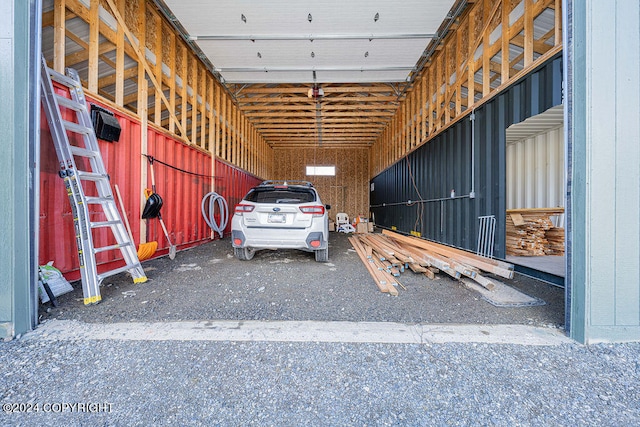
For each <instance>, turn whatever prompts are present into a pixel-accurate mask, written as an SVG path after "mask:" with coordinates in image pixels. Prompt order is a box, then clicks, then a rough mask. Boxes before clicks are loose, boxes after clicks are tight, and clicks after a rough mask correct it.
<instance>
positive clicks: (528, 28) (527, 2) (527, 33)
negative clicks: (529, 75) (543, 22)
mask: <svg viewBox="0 0 640 427" xmlns="http://www.w3.org/2000/svg"><path fill="white" fill-rule="evenodd" d="M533 18H534V16H533V0H524V66H525V68H526V67H529V66H530V65H531V63H532V62H533V36H534V35H533Z"/></svg>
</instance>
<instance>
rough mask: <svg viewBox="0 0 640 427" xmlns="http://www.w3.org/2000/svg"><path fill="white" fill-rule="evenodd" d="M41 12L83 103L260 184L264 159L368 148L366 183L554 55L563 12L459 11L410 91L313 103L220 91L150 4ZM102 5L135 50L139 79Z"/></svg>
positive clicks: (394, 88)
mask: <svg viewBox="0 0 640 427" xmlns="http://www.w3.org/2000/svg"><path fill="white" fill-rule="evenodd" d="M185 1H189V0H185ZM44 3H45V6H44V12H43V20H42V22H43V34H44V37H43V50H44V52H45V57H47V59H49V60H50V61H51V63H52V65H53V66H54V67H55V68H56V69H58V70H60V71H61V70H62V69H63V68H64V67H65V66H70V67H74V68H76V69H77V70H78V71H79V73H80V76H81V77H82V79H83V81H84V82H85V85H86V87H87V88H88V89H89V92H90V93H94V94H96V95H99V96H101V97H103V98H104V99H105V100H107V101H108V102H111V103H113V104H114V105H115V106H117V107H118V108H122V109H123V110H128V111H129V112H131V113H134V114H139V113H140V112H141V111H145V114H147V112H148V120H149V122H150V123H153V125H155V126H159V127H162V128H164V129H166V130H167V131H169V132H171V133H174V134H177V135H178V136H179V137H180V138H183V139H184V140H185V141H186V142H187V143H189V144H194V145H196V146H198V147H200V148H202V149H205V150H209V151H211V152H213V153H215V154H216V155H218V156H219V157H221V158H223V159H224V160H227V161H229V162H232V163H234V164H236V165H237V166H239V167H241V168H246V169H247V170H249V171H250V172H253V173H256V174H257V175H267V176H268V175H269V173H268V172H269V171H268V166H266V165H261V163H264V159H269V158H270V156H272V153H271V150H270V148H292V149H294V148H295V149H298V148H309V147H315V148H317V147H358V148H361V147H366V148H369V149H370V150H369V152H370V157H371V159H370V161H371V166H372V173H374V174H375V173H377V172H379V171H381V170H383V169H384V168H386V167H387V166H388V165H390V164H392V163H393V162H395V161H396V160H398V159H399V158H401V157H402V156H403V155H404V154H406V153H407V152H409V151H411V150H414V149H415V148H416V147H418V146H419V145H421V144H423V143H425V142H427V141H428V140H429V139H430V138H432V137H433V136H435V135H436V134H437V133H439V132H441V131H442V130H444V129H445V128H446V127H448V126H449V125H450V124H452V123H454V122H455V121H456V120H459V119H460V118H461V117H463V116H464V115H466V114H468V113H469V112H470V110H471V109H473V108H474V107H476V106H478V105H480V104H481V103H482V102H485V101H486V100H487V99H489V98H491V97H492V96H494V95H495V94H496V93H498V92H499V91H500V90H502V88H504V87H506V86H507V85H509V84H510V83H511V82H513V81H515V79H517V78H519V77H521V76H523V75H524V74H526V73H527V72H529V71H530V70H531V69H533V68H534V67H535V66H537V65H538V64H539V63H540V62H541V61H544V60H546V59H547V58H549V57H551V56H553V55H555V54H556V53H558V52H559V51H560V50H561V49H562V28H561V11H560V6H561V0H537V1H534V0H475V1H469V2H467V3H466V4H467V6H466V9H464V10H463V11H462V13H461V14H460V15H459V16H458V17H457V18H456V19H455V22H453V23H449V24H450V25H448V26H447V27H446V33H445V32H443V34H442V37H441V38H440V39H439V40H437V42H436V41H434V46H435V48H434V49H432V50H431V52H432V53H431V55H430V56H429V57H428V58H427V60H426V62H424V63H419V64H416V71H415V72H414V73H413V74H412V75H411V80H410V81H409V82H404V83H384V82H370V83H322V84H317V85H315V87H316V88H319V89H322V91H323V95H322V96H317V97H314V96H313V95H312V96H309V91H310V90H311V89H313V88H314V85H313V84H311V83H291V84H275V83H252V84H240V83H237V84H226V85H225V84H222V83H220V81H219V80H218V79H217V76H216V75H215V73H213V72H212V71H211V70H210V69H209V68H208V66H207V63H206V61H204V60H203V58H201V57H199V56H198V51H197V49H196V48H195V47H194V45H191V44H189V43H188V42H187V41H185V39H184V37H183V36H182V35H181V34H179V33H178V32H177V30H176V29H175V28H174V27H173V26H172V24H171V23H170V22H169V21H168V20H167V19H166V17H165V16H163V14H162V13H161V11H160V10H158V9H157V7H156V4H155V3H154V1H153V0H127V1H125V0H45V2H44ZM110 3H111V4H114V5H115V7H116V8H117V9H118V10H119V12H120V15H121V16H122V19H123V22H124V24H125V26H126V27H127V29H129V30H131V32H132V34H133V35H132V37H133V38H135V39H136V41H137V42H138V43H140V45H141V46H144V48H145V49H144V50H145V54H144V56H145V61H146V67H147V70H146V71H145V66H141V64H143V63H142V62H141V60H140V59H139V58H138V56H139V55H138V53H137V51H136V48H135V46H134V45H133V44H132V43H130V41H129V37H128V36H127V35H126V34H125V28H123V26H122V25H119V23H118V21H117V20H116V19H115V17H114V16H113V14H110V13H109V10H111V6H110ZM87 5H89V7H87ZM444 25H445V23H443V27H441V29H442V28H445V27H444ZM427 50H428V49H427ZM209 60H211V61H215V58H209ZM143 65H144V64H143ZM151 77H153V78H154V79H155V80H156V82H157V85H158V89H160V91H158V90H157V89H156V88H155V87H154V86H153V85H152V84H151V82H150V80H152V79H151ZM143 86H144V88H143ZM142 89H145V90H144V91H143V90H142ZM145 92H148V94H149V96H148V97H146V96H145V97H142V95H141V94H142V93H145ZM162 98H164V100H163V99H162ZM141 103H145V104H146V105H144V106H142V105H141ZM142 107H144V108H142Z"/></svg>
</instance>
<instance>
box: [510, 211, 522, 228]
mask: <svg viewBox="0 0 640 427" xmlns="http://www.w3.org/2000/svg"><path fill="white" fill-rule="evenodd" d="M509 216H510V217H511V221H513V224H514V225H516V226H518V225H524V224H525V221H524V219H523V218H522V215H521V214H519V213H512V214H509Z"/></svg>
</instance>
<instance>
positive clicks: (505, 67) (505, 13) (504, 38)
mask: <svg viewBox="0 0 640 427" xmlns="http://www.w3.org/2000/svg"><path fill="white" fill-rule="evenodd" d="M509 4H510V2H508V1H503V2H502V19H501V21H502V35H501V36H500V40H501V43H502V47H501V49H502V58H501V61H502V64H501V65H502V69H501V70H500V84H506V83H507V81H508V80H509V70H510V68H511V67H509V13H511V10H510V8H509Z"/></svg>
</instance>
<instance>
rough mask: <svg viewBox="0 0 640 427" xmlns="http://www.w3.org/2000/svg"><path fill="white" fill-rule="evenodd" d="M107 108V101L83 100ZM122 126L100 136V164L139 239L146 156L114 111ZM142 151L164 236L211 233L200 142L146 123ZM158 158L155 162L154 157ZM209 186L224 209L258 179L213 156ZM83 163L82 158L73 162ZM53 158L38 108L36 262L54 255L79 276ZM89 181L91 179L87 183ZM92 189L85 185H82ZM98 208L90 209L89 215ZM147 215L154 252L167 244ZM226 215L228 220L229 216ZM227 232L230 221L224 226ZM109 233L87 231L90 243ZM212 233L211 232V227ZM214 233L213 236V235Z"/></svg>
mask: <svg viewBox="0 0 640 427" xmlns="http://www.w3.org/2000/svg"><path fill="white" fill-rule="evenodd" d="M89 102H91V103H96V104H98V105H101V106H103V107H105V108H107V109H110V110H112V109H111V108H110V106H109V105H103V104H101V103H99V102H95V101H93V100H89ZM115 116H116V118H117V119H118V121H119V123H120V126H121V128H122V131H121V134H120V140H119V141H118V142H105V141H99V145H100V150H101V152H102V156H103V160H104V163H105V167H106V169H107V172H108V173H109V176H110V178H111V183H112V185H115V184H117V185H118V187H119V188H120V192H121V194H122V197H123V202H124V205H125V210H126V214H127V216H128V219H129V222H130V224H131V228H132V232H133V236H134V242H135V243H136V245H139V243H140V240H139V237H140V225H141V222H142V221H145V220H142V219H141V215H142V207H143V202H144V196H143V194H142V190H141V188H140V179H141V170H140V167H141V164H144V167H146V168H147V174H148V179H147V186H148V188H151V173H150V169H149V163H148V162H144V163H142V162H141V160H142V159H144V157H143V156H142V153H141V148H140V141H141V126H140V123H139V122H138V121H136V120H134V119H133V118H132V117H130V116H127V115H124V114H122V113H120V112H117V111H116V112H115ZM147 138H148V142H147V151H148V154H149V155H150V156H153V157H154V158H155V159H156V160H157V161H156V162H155V163H154V171H155V176H156V191H157V192H158V194H160V196H161V197H162V198H163V201H164V204H163V207H162V210H161V213H162V218H163V220H164V221H165V225H166V226H167V230H168V232H169V237H170V239H171V242H172V243H173V244H174V245H176V246H177V248H178V250H180V249H186V248H189V247H192V246H196V245H198V244H201V243H204V242H206V241H208V240H209V239H210V236H211V230H210V229H209V226H208V225H207V224H206V222H205V221H204V218H203V217H202V214H201V210H200V206H201V203H202V198H203V197H204V195H206V194H207V193H208V192H210V191H211V188H212V179H211V166H212V165H211V156H210V154H209V153H206V152H204V151H202V150H199V149H197V148H195V147H192V146H188V145H186V144H184V143H182V142H181V141H178V140H175V139H174V138H172V137H171V136H169V134H168V133H164V132H162V131H159V130H157V129H155V128H151V127H150V128H149V129H148V130H147ZM160 162H162V163H160ZM215 166H216V168H215V189H216V192H217V193H218V194H220V195H222V196H223V197H224V198H225V199H226V200H227V203H228V204H229V210H230V215H233V209H234V207H235V205H236V204H237V203H238V202H239V201H240V200H241V199H242V197H243V196H244V195H245V194H246V192H247V191H249V189H250V188H251V187H253V186H254V185H256V184H258V183H259V182H260V180H259V179H258V178H256V177H254V176H252V175H250V174H248V173H246V172H244V171H241V170H240V169H238V168H236V167H234V166H231V165H229V164H227V163H225V162H222V161H220V160H217V161H216V165H215ZM78 167H79V168H82V167H81V165H78ZM58 170H59V166H58V161H57V157H56V154H55V150H54V148H53V142H52V140H51V135H50V133H49V129H48V124H47V121H46V117H45V115H44V113H43V114H42V121H41V171H40V172H41V175H40V249H39V262H40V263H41V264H44V263H46V262H48V261H54V265H55V266H56V267H57V268H58V269H60V270H61V271H62V272H63V273H65V276H66V277H67V278H68V279H69V280H77V279H79V277H80V273H79V270H78V268H79V265H78V255H77V248H76V246H75V237H74V231H73V218H72V215H71V207H70V205H69V200H68V198H67V195H66V191H65V188H64V183H63V181H62V179H61V178H59V177H58ZM89 185H90V184H89ZM88 192H89V193H91V190H90V189H89V191H88ZM99 218H100V216H99V215H98V214H97V213H95V212H94V214H92V220H98V219H99ZM146 221H147V241H157V242H158V250H157V251H156V253H155V255H154V257H158V256H163V255H166V254H167V253H168V248H169V244H168V242H167V239H166V238H165V236H164V232H163V230H162V227H161V226H160V223H159V220H158V219H149V220H146ZM229 223H230V221H229ZM229 232H230V224H229V225H228V226H227V228H226V230H225V233H229ZM109 234H110V233H107V232H105V231H102V232H100V233H96V234H94V243H95V245H96V246H97V247H99V246H105V245H107V244H110V243H112V242H111V241H110V240H109V238H108V237H109V236H108V235H109ZM216 236H217V235H216ZM216 238H217V237H216ZM97 261H98V263H99V269H100V271H102V270H106V269H112V268H115V267H117V266H118V265H121V264H122V263H123V261H122V259H121V258H120V257H119V252H115V251H110V252H105V253H101V254H99V255H98V258H97Z"/></svg>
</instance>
